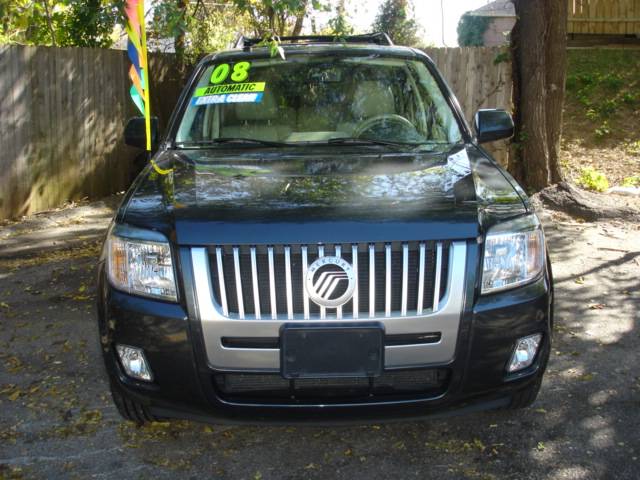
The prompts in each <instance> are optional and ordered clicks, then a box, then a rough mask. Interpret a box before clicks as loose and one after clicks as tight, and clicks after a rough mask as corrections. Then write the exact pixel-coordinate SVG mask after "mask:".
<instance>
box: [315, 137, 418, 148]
mask: <svg viewBox="0 0 640 480" xmlns="http://www.w3.org/2000/svg"><path fill="white" fill-rule="evenodd" d="M327 143H328V144H330V145H383V146H385V147H415V146H416V145H419V144H418V143H403V142H391V141H388V140H373V139H369V138H355V137H338V138H330V139H329V140H327Z"/></svg>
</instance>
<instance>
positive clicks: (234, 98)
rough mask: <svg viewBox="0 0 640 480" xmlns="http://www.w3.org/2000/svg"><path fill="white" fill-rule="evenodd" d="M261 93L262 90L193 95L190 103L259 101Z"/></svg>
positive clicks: (196, 104) (208, 103)
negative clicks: (201, 95) (202, 95)
mask: <svg viewBox="0 0 640 480" xmlns="http://www.w3.org/2000/svg"><path fill="white" fill-rule="evenodd" d="M262 95H263V93H262V92H256V93H223V94H222V95H208V96H206V97H194V98H193V101H192V105H195V106H198V105H210V104H215V103H260V102H261V101H262Z"/></svg>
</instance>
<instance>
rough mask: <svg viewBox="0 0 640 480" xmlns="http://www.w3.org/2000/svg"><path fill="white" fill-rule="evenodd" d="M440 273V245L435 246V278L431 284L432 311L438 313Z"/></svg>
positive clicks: (439, 243)
mask: <svg viewBox="0 0 640 480" xmlns="http://www.w3.org/2000/svg"><path fill="white" fill-rule="evenodd" d="M441 272H442V243H441V242H438V245H437V246H436V278H435V280H434V282H433V311H434V312H436V311H438V305H439V303H440V274H441Z"/></svg>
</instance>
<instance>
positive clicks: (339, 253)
mask: <svg viewBox="0 0 640 480" xmlns="http://www.w3.org/2000/svg"><path fill="white" fill-rule="evenodd" d="M341 256H342V245H336V257H338V258H340V257H341ZM336 318H338V319H340V318H342V307H341V306H340V307H338V308H336Z"/></svg>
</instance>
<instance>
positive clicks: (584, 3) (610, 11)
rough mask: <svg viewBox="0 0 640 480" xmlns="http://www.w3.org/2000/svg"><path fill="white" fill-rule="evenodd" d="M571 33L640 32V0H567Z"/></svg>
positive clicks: (610, 33)
mask: <svg viewBox="0 0 640 480" xmlns="http://www.w3.org/2000/svg"><path fill="white" fill-rule="evenodd" d="M567 1H568V2H569V19H568V23H567V32H568V33H570V34H590V35H593V34H596V35H632V34H636V35H637V34H640V0H567Z"/></svg>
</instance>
